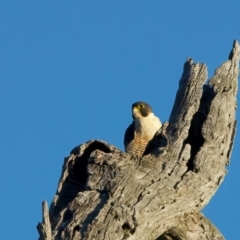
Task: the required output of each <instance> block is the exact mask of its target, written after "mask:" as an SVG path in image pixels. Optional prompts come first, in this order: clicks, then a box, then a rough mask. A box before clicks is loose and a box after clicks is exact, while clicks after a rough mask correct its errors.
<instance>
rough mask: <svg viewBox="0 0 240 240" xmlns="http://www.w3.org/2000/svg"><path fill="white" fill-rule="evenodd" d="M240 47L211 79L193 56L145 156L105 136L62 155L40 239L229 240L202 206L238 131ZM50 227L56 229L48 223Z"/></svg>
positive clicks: (219, 179)
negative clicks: (133, 153) (165, 120)
mask: <svg viewBox="0 0 240 240" xmlns="http://www.w3.org/2000/svg"><path fill="white" fill-rule="evenodd" d="M239 55H240V47H239V44H238V42H237V41H235V42H234V45H233V49H232V51H231V53H230V55H229V60H228V61H226V62H225V63H223V64H222V66H220V67H219V68H218V69H217V70H216V71H215V74H214V76H213V78H212V79H210V80H209V81H208V82H207V83H206V80H207V67H206V65H205V64H202V63H193V60H192V59H188V60H187V61H186V63H185V65H184V70H183V74H182V77H181V79H180V82H179V90H178V92H177V95H176V100H175V104H174V106H173V110H172V113H171V116H170V118H169V122H168V123H165V124H163V127H162V128H161V129H160V130H159V132H157V134H156V135H155V137H154V140H153V141H152V143H151V144H150V145H149V148H148V153H147V154H146V155H145V156H143V157H134V156H131V155H129V154H127V153H123V152H121V151H120V150H119V149H117V148H116V147H114V146H112V145H110V144H107V143H105V142H102V141H98V140H95V141H90V142H87V143H85V144H83V145H80V146H79V147H77V148H75V149H74V150H73V151H72V152H71V155H70V156H69V157H68V158H66V159H65V162H64V165H63V169H62V175H61V177H60V181H59V185H58V188H57V192H56V195H55V197H54V199H53V202H52V204H51V208H50V211H49V214H48V210H47V206H46V204H44V207H43V222H42V223H39V224H38V231H39V234H40V239H41V240H50V239H54V240H58V239H64V240H68V239H69V240H70V239H72V240H75V239H84V240H92V239H99V240H100V239H101V240H106V239H109V240H114V239H117V240H118V239H144V240H145V239H161V240H167V239H224V238H223V236H222V235H221V233H220V232H219V231H218V230H217V228H216V227H215V226H214V225H213V224H212V223H211V222H210V221H209V220H207V219H206V218H205V217H204V216H203V215H202V214H201V213H200V210H201V209H202V208H203V207H204V206H206V204H207V203H208V202H209V200H210V199H211V197H212V196H213V195H214V194H215V192H216V191H217V189H218V187H219V186H220V184H221V183H222V181H223V179H224V176H225V174H226V172H227V171H226V165H228V164H229V159H230V155H231V150H232V146H233V139H234V135H235V129H236V121H235V112H236V105H237V102H236V94H237V86H238V85H237V80H238V73H239V68H238V64H239ZM50 226H51V227H50Z"/></svg>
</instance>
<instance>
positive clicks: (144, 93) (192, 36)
mask: <svg viewBox="0 0 240 240" xmlns="http://www.w3.org/2000/svg"><path fill="white" fill-rule="evenodd" d="M234 39H238V40H240V1H237V0H235V1H231V0H230V1H218V2H216V1H206V0H205V1H187V0H186V1H141V0H137V1H110V0H109V1H104V0H101V1H91V0H90V1H79V0H78V1H61V0H60V1H46V0H41V1H34V0H28V1H25V0H21V1H9V0H2V1H0V83H1V85H0V95H1V101H0V153H1V161H0V169H1V174H0V192H1V196H0V199H1V200H0V203H1V214H0V223H1V224H0V236H1V238H2V239H4V240H13V239H24V240H28V239H29V240H32V239H37V237H38V233H37V230H36V225H37V223H38V222H39V221H41V218H42V216H41V202H42V200H47V201H48V203H49V204H50V202H51V200H52V198H53V196H54V194H55V191H56V188H57V184H58V180H59V177H60V174H61V167H62V164H63V160H64V157H67V156H68V155H69V152H70V151H71V150H72V149H73V148H74V147H75V146H77V145H79V144H81V143H84V142H86V141H88V140H90V139H102V140H105V141H107V142H108V143H111V144H113V145H115V146H117V147H118V148H120V149H122V150H123V135H124V131H125V129H126V127H127V126H128V125H129V123H130V122H131V104H132V103H133V102H135V101H138V100H143V101H146V102H148V103H150V104H151V105H152V107H153V110H154V112H155V114H156V115H157V116H159V117H160V118H161V120H162V121H163V122H164V121H167V120H168V118H169V114H170V112H171V109H172V105H173V101H174V99H175V94H176V90H177V88H178V81H179V79H180V77H181V74H182V69H183V64H184V62H185V60H186V58H187V57H192V58H193V59H194V61H195V62H205V63H206V64H207V65H208V69H209V77H211V76H212V75H213V72H214V69H216V67H218V66H219V65H220V64H221V63H222V62H223V61H225V60H227V58H228V54H229V52H230V50H231V47H232V43H233V40H234ZM237 118H239V114H238V115H237ZM239 144H240V137H239V134H237V136H236V138H235V144H234V150H233V154H232V158H231V165H230V166H229V167H228V174H227V176H226V178H225V180H224V182H223V184H222V185H221V187H220V188H219V190H218V192H217V193H216V195H215V196H214V197H213V198H212V200H211V202H210V203H209V205H208V206H207V207H206V208H205V209H204V210H203V213H204V215H205V216H207V217H208V218H209V219H210V220H211V221H212V222H213V223H214V224H215V225H216V226H217V227H218V228H219V229H220V230H221V232H222V233H223V234H224V236H225V238H226V239H230V240H232V239H233V240H235V239H240V232H239V226H240V204H239V203H240V191H239V186H240V174H239V169H240V162H239V157H238V156H239V155H240V148H239Z"/></svg>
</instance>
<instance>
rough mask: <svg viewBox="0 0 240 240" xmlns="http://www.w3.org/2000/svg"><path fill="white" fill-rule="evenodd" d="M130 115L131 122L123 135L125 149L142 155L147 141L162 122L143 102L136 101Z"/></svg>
mask: <svg viewBox="0 0 240 240" xmlns="http://www.w3.org/2000/svg"><path fill="white" fill-rule="evenodd" d="M132 117H133V122H132V123H131V124H130V125H129V127H128V128H127V130H126V132H125V135H124V147H125V151H126V152H127V153H130V154H133V155H138V156H142V155H143V154H144V152H145V149H146V147H147V144H148V142H149V141H150V140H151V139H152V138H153V136H154V134H155V133H156V131H157V130H158V129H159V128H160V127H161V126H162V124H161V122H160V119H159V118H158V117H156V116H155V115H154V113H153V112H152V108H151V107H150V106H149V105H148V104H147V103H145V102H136V103H134V104H133V105H132Z"/></svg>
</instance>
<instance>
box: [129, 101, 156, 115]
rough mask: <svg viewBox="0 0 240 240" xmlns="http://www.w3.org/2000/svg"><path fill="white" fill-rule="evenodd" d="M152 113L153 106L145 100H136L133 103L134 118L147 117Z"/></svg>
mask: <svg viewBox="0 0 240 240" xmlns="http://www.w3.org/2000/svg"><path fill="white" fill-rule="evenodd" d="M150 113H152V108H151V107H150V106H149V105H148V104H147V103H145V102H135V103H134V104H133V105H132V117H133V119H137V118H142V117H147V116H148V115H149V114H150Z"/></svg>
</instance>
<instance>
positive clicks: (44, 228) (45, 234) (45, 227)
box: [37, 201, 52, 240]
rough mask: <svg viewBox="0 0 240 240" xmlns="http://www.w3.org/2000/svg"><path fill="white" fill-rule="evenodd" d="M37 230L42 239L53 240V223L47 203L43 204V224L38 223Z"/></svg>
mask: <svg viewBox="0 0 240 240" xmlns="http://www.w3.org/2000/svg"><path fill="white" fill-rule="evenodd" d="M37 229H38V232H39V234H40V239H44V240H51V239H52V230H51V223H50V219H49V213H48V205H47V202H46V201H44V202H42V223H38V225H37Z"/></svg>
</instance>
